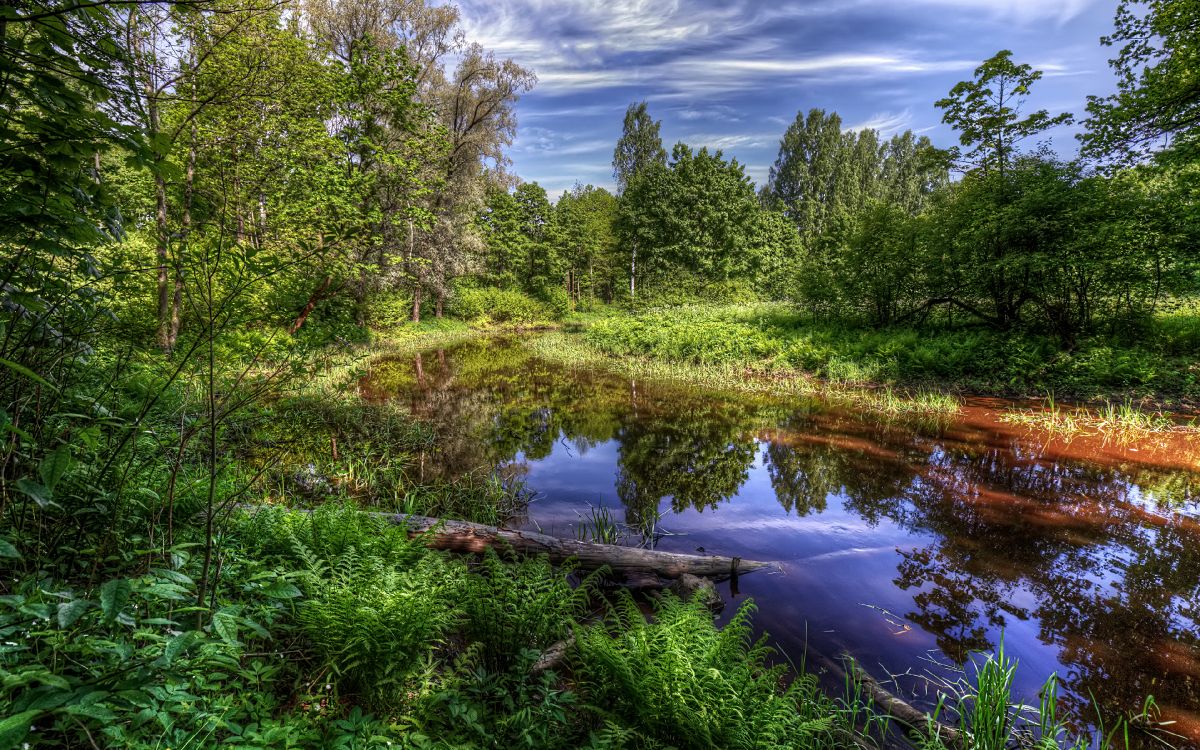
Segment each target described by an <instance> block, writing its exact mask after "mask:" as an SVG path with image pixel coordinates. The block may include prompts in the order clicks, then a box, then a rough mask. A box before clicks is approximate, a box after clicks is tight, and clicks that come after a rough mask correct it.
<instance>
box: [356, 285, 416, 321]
mask: <svg viewBox="0 0 1200 750" xmlns="http://www.w3.org/2000/svg"><path fill="white" fill-rule="evenodd" d="M412 305H413V298H412V294H410V293H408V292H406V291H399V292H397V291H391V292H383V293H381V294H377V295H375V296H374V297H372V298H371V300H370V302H369V303H368V304H367V324H368V325H370V326H371V327H372V328H394V327H396V326H399V325H403V324H405V323H407V322H408V321H409V320H410V319H411V318H412Z"/></svg>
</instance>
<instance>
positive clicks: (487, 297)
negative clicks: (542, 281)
mask: <svg viewBox="0 0 1200 750" xmlns="http://www.w3.org/2000/svg"><path fill="white" fill-rule="evenodd" d="M450 314H452V315H454V316H455V317H458V318H462V319H463V320H469V321H472V322H482V323H488V322H491V323H524V324H529V323H537V322H541V321H549V320H556V319H557V318H558V317H561V315H557V316H556V314H555V311H554V309H552V308H551V307H549V306H548V305H546V304H545V303H542V302H539V301H537V300H535V299H533V298H532V297H530V296H528V295H526V294H523V293H521V292H518V291H516V290H513V289H493V288H490V287H480V288H475V287H464V288H461V289H459V290H458V291H457V293H456V294H455V295H454V297H452V298H451V300H450ZM563 314H565V310H564V312H563Z"/></svg>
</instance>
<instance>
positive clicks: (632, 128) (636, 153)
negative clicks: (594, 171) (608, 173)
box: [612, 101, 667, 193]
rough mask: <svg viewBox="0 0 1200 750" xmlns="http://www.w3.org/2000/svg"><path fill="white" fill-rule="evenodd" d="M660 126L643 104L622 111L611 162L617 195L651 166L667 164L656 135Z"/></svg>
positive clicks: (660, 142)
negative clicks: (620, 129) (618, 133)
mask: <svg viewBox="0 0 1200 750" xmlns="http://www.w3.org/2000/svg"><path fill="white" fill-rule="evenodd" d="M661 127H662V123H661V122H658V121H656V120H653V119H652V118H651V117H650V113H649V111H648V110H647V107H646V102H644V101H643V102H638V103H636V104H630V105H629V108H628V109H626V110H625V123H624V129H623V131H622V133H621V138H620V140H618V141H617V147H616V149H615V150H614V151H613V161H612V166H613V177H614V178H616V180H617V188H618V192H619V193H620V192H624V191H625V189H626V188H627V187H629V183H630V182H631V181H632V180H633V179H634V178H636V177H637V176H638V175H639V174H641V172H642V170H644V169H646V168H648V167H650V166H651V165H653V164H666V163H667V152H666V149H664V148H663V144H662V136H660V135H659V130H660V128H661Z"/></svg>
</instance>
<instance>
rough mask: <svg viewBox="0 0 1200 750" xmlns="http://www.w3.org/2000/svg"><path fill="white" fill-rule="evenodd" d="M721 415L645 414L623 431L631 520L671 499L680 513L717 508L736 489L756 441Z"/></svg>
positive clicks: (623, 473) (622, 485) (621, 484)
mask: <svg viewBox="0 0 1200 750" xmlns="http://www.w3.org/2000/svg"><path fill="white" fill-rule="evenodd" d="M742 432H743V431H742V430H741V429H740V428H738V427H737V426H736V425H730V424H725V423H722V422H721V421H719V420H718V419H714V418H709V419H695V418H694V416H692V417H689V416H684V417H681V418H676V419H668V418H662V417H658V418H645V419H642V420H638V421H636V422H631V423H630V424H628V425H627V426H626V427H625V428H624V429H622V430H621V432H620V434H618V435H617V441H618V442H619V443H620V446H621V447H620V451H619V457H618V462H619V467H620V468H619V473H618V476H617V494H618V496H619V497H620V498H621V502H622V503H624V505H625V509H626V510H625V513H626V517H627V518H629V519H630V522H631V523H642V522H645V521H648V520H653V519H654V518H655V517H656V516H657V510H658V503H659V501H660V500H662V499H663V498H665V497H670V498H671V505H672V507H673V509H674V510H675V511H676V512H680V511H682V510H684V509H686V508H695V509H697V510H703V509H705V508H710V507H716V506H717V504H718V503H720V502H722V501H723V500H728V499H729V498H731V497H733V496H734V495H736V494H737V491H738V489H740V488H741V486H742V484H743V483H744V482H745V481H746V479H747V478H748V477H749V474H750V465H751V464H753V463H754V454H755V442H754V441H753V440H751V439H749V438H747V437H744V436H743V434H742Z"/></svg>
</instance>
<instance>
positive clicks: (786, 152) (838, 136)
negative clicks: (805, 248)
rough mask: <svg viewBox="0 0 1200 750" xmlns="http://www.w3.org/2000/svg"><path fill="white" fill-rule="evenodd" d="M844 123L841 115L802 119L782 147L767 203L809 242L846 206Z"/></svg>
mask: <svg viewBox="0 0 1200 750" xmlns="http://www.w3.org/2000/svg"><path fill="white" fill-rule="evenodd" d="M844 143H845V141H844V140H843V135H842V119H841V118H840V117H838V115H837V113H836V112H830V113H828V114H826V113H825V111H824V110H822V109H812V110H809V112H808V114H807V116H806V115H804V113H802V112H801V113H797V115H796V119H795V121H794V122H793V123H792V124H791V125H790V126H789V127H788V129H787V132H785V133H784V135H783V139H782V140H781V141H780V142H779V155H778V156H777V157H776V158H775V163H774V164H773V165H772V166H771V171H770V173H769V174H768V177H767V184H766V187H765V188H764V190H763V198H764V201H765V202H766V203H768V204H769V205H773V206H777V207H778V208H779V210H781V211H782V212H783V214H784V215H785V216H787V217H788V218H789V219H791V220H792V222H793V223H795V225H796V228H797V229H799V230H800V235H801V236H802V237H804V238H805V240H806V241H811V240H812V238H814V237H816V236H818V235H820V234H821V233H822V232H823V231H824V230H825V228H826V226H827V224H828V220H829V217H830V216H831V215H832V214H833V212H834V211H835V210H836V208H837V207H838V206H839V202H840V201H841V200H842V196H841V194H840V193H839V190H838V188H839V184H840V182H841V181H840V180H839V172H841V171H842V169H843V165H844V162H845V154H844V151H843V146H844Z"/></svg>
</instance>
